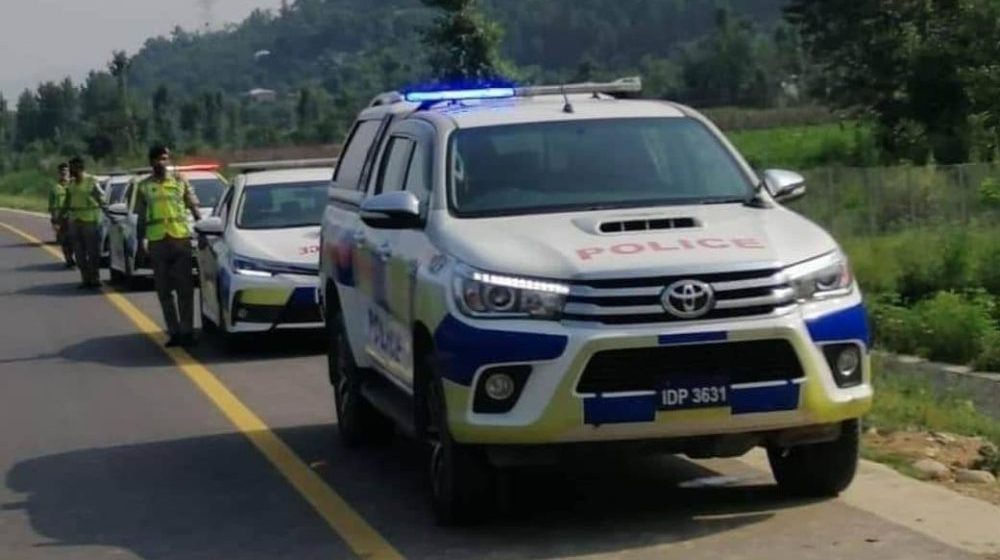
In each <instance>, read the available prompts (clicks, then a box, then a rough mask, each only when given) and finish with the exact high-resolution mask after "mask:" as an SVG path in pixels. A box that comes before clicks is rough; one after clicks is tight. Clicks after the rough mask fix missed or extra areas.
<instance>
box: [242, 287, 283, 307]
mask: <svg viewBox="0 0 1000 560" xmlns="http://www.w3.org/2000/svg"><path fill="white" fill-rule="evenodd" d="M237 297H238V298H239V302H240V303H245V304H247V305H275V306H282V305H285V304H286V303H288V298H290V297H292V288H248V289H246V290H240V291H239V293H238V295H237Z"/></svg>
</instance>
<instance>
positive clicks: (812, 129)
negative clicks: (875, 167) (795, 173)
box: [727, 122, 871, 170]
mask: <svg viewBox="0 0 1000 560" xmlns="http://www.w3.org/2000/svg"><path fill="white" fill-rule="evenodd" d="M727 136H728V137H729V139H730V140H731V141H732V142H733V144H735V145H736V147H737V148H738V149H739V151H740V152H741V153H742V154H743V156H744V157H745V158H746V159H747V160H748V161H749V162H750V163H751V165H753V166H754V167H757V168H760V169H764V168H786V169H799V170H802V169H810V168H813V167H822V166H827V165H860V164H863V163H866V161H865V152H866V150H867V148H866V146H867V144H868V143H869V142H870V136H871V135H870V133H869V131H868V129H866V128H863V127H859V126H857V125H855V124H854V123H851V122H845V123H828V124H818V125H809V126H789V127H781V128H769V129H761V130H744V131H735V132H729V133H727Z"/></svg>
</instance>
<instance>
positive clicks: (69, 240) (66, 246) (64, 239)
mask: <svg viewBox="0 0 1000 560" xmlns="http://www.w3.org/2000/svg"><path fill="white" fill-rule="evenodd" d="M52 223H53V224H54V225H55V226H56V243H58V244H59V247H61V248H62V252H63V258H64V259H66V263H67V264H73V260H74V257H73V251H74V247H73V236H72V235H71V234H70V231H69V227H70V225H69V219H66V218H59V219H56V220H54V221H53V222H52Z"/></svg>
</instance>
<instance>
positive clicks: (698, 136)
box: [450, 118, 753, 217]
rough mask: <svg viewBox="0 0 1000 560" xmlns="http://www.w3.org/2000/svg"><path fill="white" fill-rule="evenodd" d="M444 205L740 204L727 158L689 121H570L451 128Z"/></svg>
mask: <svg viewBox="0 0 1000 560" xmlns="http://www.w3.org/2000/svg"><path fill="white" fill-rule="evenodd" d="M451 150H452V151H451V164H450V167H451V169H450V181H451V189H450V191H451V201H450V202H451V205H452V209H453V211H454V212H455V213H456V214H457V215H459V216H465V217H476V216H494V215H512V214H530V213H538V212H554V211H563V210H574V209H603V208H628V207H637V206H650V205H656V204H699V203H707V202H724V201H736V202H739V201H742V200H745V199H748V198H750V197H751V196H752V194H753V189H752V185H751V182H750V180H749V178H748V177H747V176H746V175H745V174H744V173H743V172H742V170H741V169H740V167H739V166H738V165H737V163H736V160H735V159H734V158H733V156H732V154H730V153H729V151H728V150H727V149H726V148H725V147H723V145H722V144H721V143H720V142H719V140H718V139H717V138H716V137H715V136H714V135H713V134H712V133H711V132H709V130H708V129H707V128H706V127H705V126H704V125H702V124H701V123H700V122H698V121H697V120H694V119H691V118H637V119H607V120H573V121H560V122H548V123H530V124H515V125H500V126H486V127H478V128H468V129H462V130H458V131H457V132H455V133H454V134H453V135H452V144H451Z"/></svg>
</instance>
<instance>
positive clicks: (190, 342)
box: [181, 333, 198, 348]
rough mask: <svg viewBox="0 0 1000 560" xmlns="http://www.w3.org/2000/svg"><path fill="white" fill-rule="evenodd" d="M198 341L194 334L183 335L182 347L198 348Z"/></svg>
mask: <svg viewBox="0 0 1000 560" xmlns="http://www.w3.org/2000/svg"><path fill="white" fill-rule="evenodd" d="M197 345H198V340H197V339H196V338H195V337H194V334H190V333H189V334H183V335H181V346H182V347H184V348H191V347H192V346H197Z"/></svg>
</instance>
